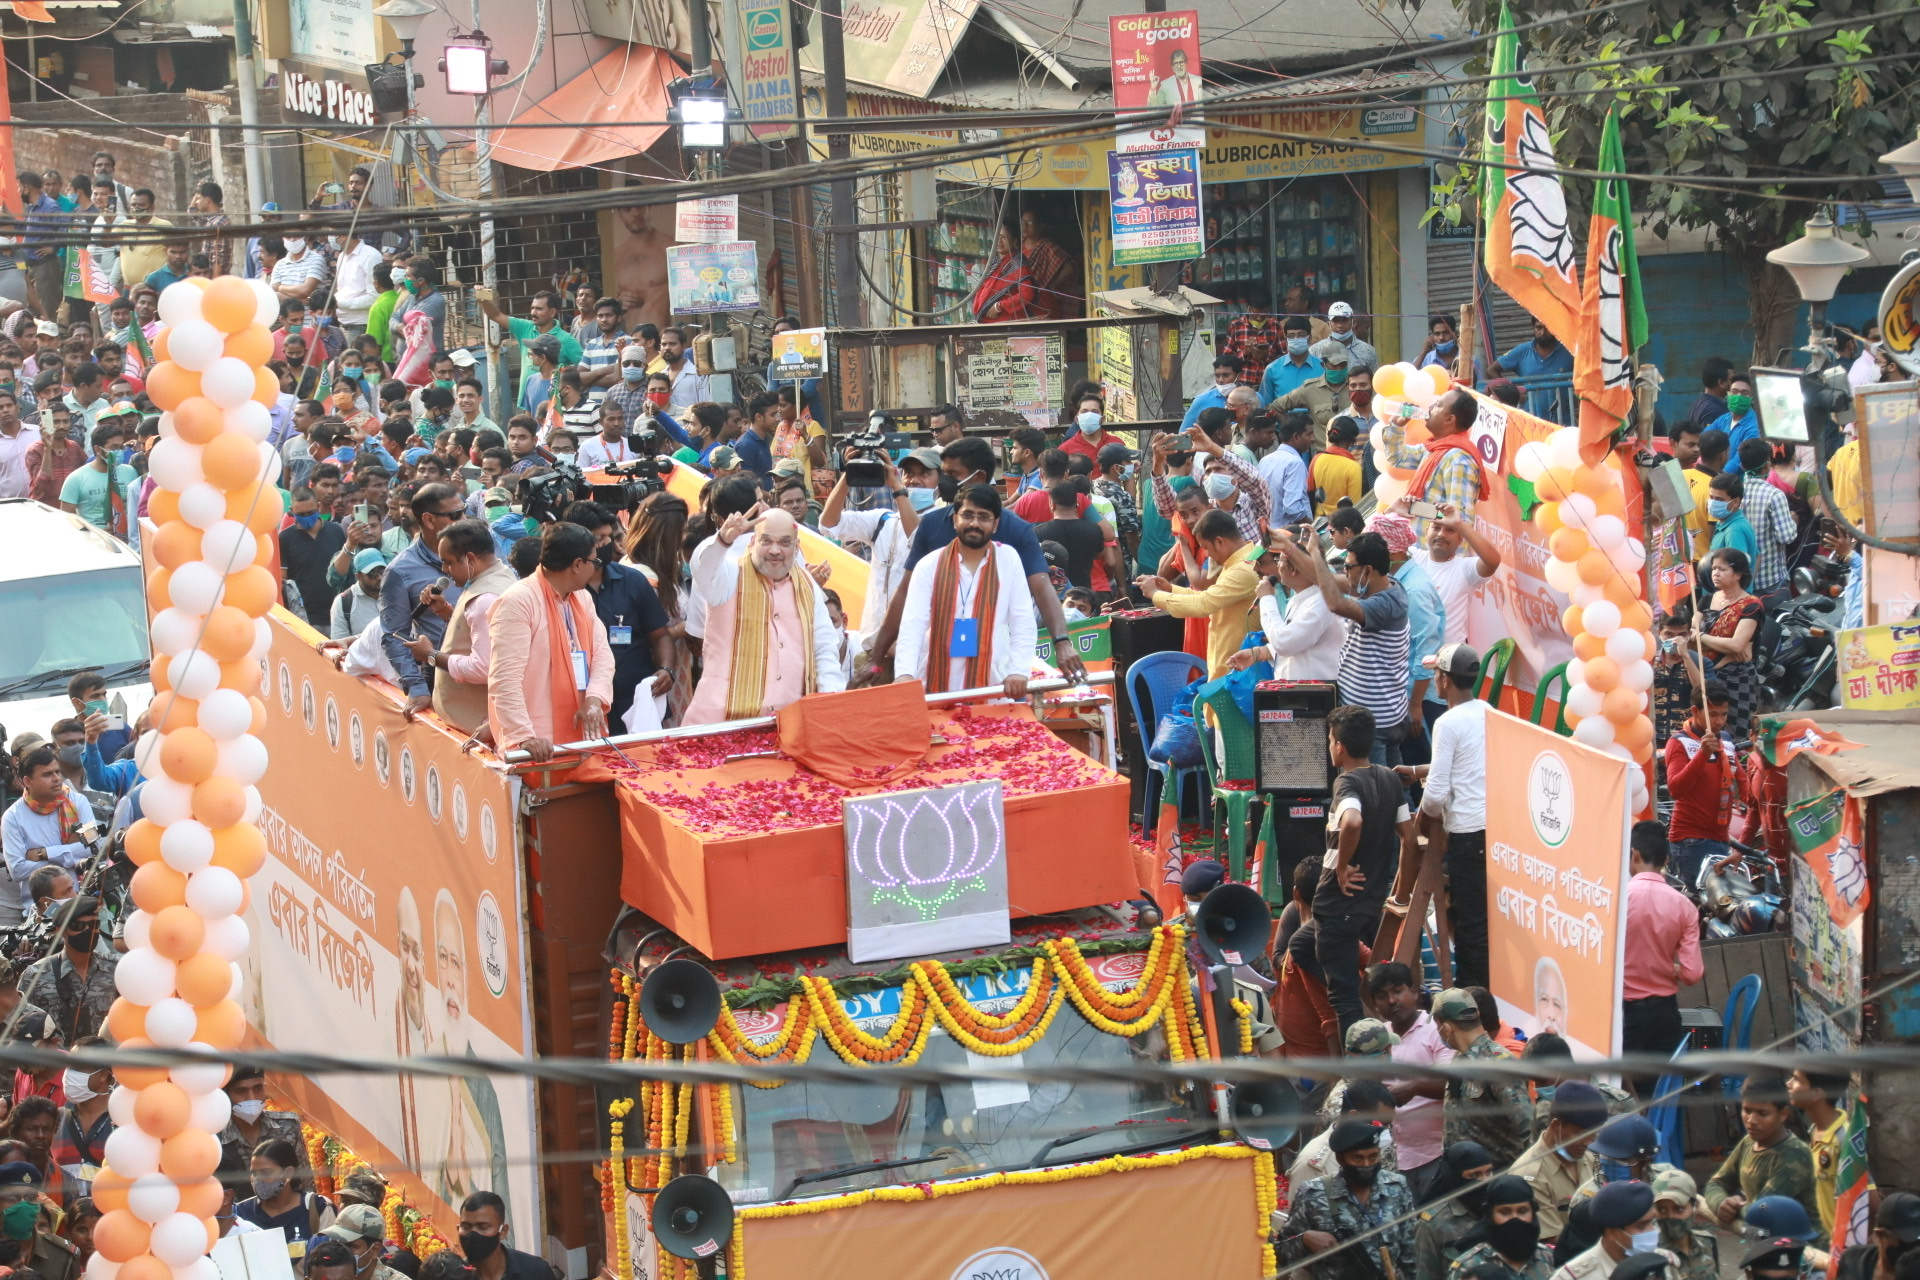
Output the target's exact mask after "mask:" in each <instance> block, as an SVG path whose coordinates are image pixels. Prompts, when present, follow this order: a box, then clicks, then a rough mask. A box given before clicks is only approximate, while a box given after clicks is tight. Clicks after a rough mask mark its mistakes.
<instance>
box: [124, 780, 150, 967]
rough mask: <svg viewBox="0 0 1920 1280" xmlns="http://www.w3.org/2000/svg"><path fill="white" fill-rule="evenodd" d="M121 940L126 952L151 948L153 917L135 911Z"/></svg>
mask: <svg viewBox="0 0 1920 1280" xmlns="http://www.w3.org/2000/svg"><path fill="white" fill-rule="evenodd" d="M147 785H148V786H152V785H153V781H152V779H148V781H147ZM121 940H122V941H123V942H125V943H126V944H127V950H129V951H131V950H133V949H134V948H135V947H147V946H152V945H153V917H152V916H150V915H148V914H147V913H146V912H144V911H135V912H134V913H133V914H132V915H129V916H128V917H127V923H126V925H125V926H124V930H123V937H122V939H121Z"/></svg>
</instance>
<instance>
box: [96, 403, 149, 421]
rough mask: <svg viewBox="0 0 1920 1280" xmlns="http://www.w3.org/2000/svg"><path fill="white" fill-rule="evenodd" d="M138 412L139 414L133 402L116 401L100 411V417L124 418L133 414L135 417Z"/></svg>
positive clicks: (138, 407)
mask: <svg viewBox="0 0 1920 1280" xmlns="http://www.w3.org/2000/svg"><path fill="white" fill-rule="evenodd" d="M139 412H140V406H139V405H137V404H135V403H134V402H133V401H131V400H116V401H114V402H113V403H112V404H110V405H108V406H107V407H106V408H105V409H103V410H101V412H100V416H101V417H103V418H124V417H126V416H128V415H129V414H133V415H136V416H137V415H138V414H139Z"/></svg>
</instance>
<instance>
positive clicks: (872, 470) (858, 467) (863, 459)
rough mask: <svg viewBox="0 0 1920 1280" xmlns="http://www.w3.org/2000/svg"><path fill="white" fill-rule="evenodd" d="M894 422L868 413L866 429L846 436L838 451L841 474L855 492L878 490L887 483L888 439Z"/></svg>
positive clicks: (885, 417) (876, 414) (879, 414)
mask: <svg viewBox="0 0 1920 1280" xmlns="http://www.w3.org/2000/svg"><path fill="white" fill-rule="evenodd" d="M892 429H893V422H892V420H891V419H889V418H888V417H887V415H886V414H884V413H875V414H870V415H869V416H868V417H867V429H866V430H865V431H862V432H860V433H859V434H858V435H852V436H848V437H847V442H846V444H845V445H843V446H842V447H841V449H840V474H841V475H843V476H845V477H846V478H847V484H848V486H849V487H851V488H855V489H863V488H864V489H878V488H880V487H881V486H882V485H884V484H886V482H887V453H886V448H887V436H888V434H889V433H890V432H891V431H892Z"/></svg>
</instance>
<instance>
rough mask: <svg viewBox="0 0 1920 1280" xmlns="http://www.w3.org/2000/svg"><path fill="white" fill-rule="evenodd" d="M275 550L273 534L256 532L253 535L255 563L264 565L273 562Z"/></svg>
mask: <svg viewBox="0 0 1920 1280" xmlns="http://www.w3.org/2000/svg"><path fill="white" fill-rule="evenodd" d="M269 518H272V517H269ZM275 550H276V548H275V547H274V542H273V535H272V534H269V533H256V534H255V535H254V536H253V562H254V563H255V564H257V565H263V566H264V565H270V564H272V563H273V557H274V551H275Z"/></svg>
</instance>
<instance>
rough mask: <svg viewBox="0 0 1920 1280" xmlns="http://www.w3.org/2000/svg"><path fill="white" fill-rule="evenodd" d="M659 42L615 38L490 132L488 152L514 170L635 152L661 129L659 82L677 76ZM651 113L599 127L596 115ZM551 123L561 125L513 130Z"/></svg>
mask: <svg viewBox="0 0 1920 1280" xmlns="http://www.w3.org/2000/svg"><path fill="white" fill-rule="evenodd" d="M684 74H685V73H684V72H683V71H681V70H680V67H679V65H678V64H677V63H675V62H674V60H673V58H672V57H671V56H669V55H668V54H667V52H666V51H665V50H664V49H655V48H653V47H652V46H651V45H644V44H629V45H622V46H621V47H620V48H617V49H615V50H614V51H613V52H612V53H609V54H607V55H606V56H605V57H603V58H601V59H600V61H598V62H596V63H594V64H593V65H592V66H591V67H588V68H587V69H586V70H585V71H583V72H581V73H580V74H579V75H577V76H575V77H574V78H573V79H571V80H569V81H567V83H565V84H563V85H561V86H560V87H559V88H558V89H556V90H554V91H553V92H552V93H550V94H548V95H547V96H546V97H545V98H543V99H541V100H540V101H539V102H536V103H534V104H533V105H532V106H530V107H528V108H527V109H526V110H524V111H522V112H521V113H520V114H519V115H518V116H515V117H514V119H513V122H512V124H510V125H508V126H507V127H506V128H504V129H502V130H501V131H500V132H499V133H497V134H495V135H494V137H493V158H494V159H495V160H498V161H499V162H500V163H501V164H510V165H513V166H514V167H515V168H518V169H539V170H542V171H544V172H551V171H552V170H555V169H573V168H578V167H580V166H582V165H590V164H604V163H605V162H607V161H609V160H617V159H619V158H620V157H621V156H630V155H636V154H638V153H639V152H642V151H645V150H646V149H647V148H648V147H651V146H652V145H653V144H654V143H655V142H657V141H658V140H659V138H660V135H662V134H664V133H665V132H666V131H667V128H668V126H667V124H666V119H667V107H668V101H667V85H668V84H669V83H671V82H672V81H674V80H675V79H677V78H679V77H680V76H682V75H684ZM602 120H605V121H616V120H658V121H660V122H661V123H659V124H646V125H626V126H614V125H611V124H609V125H606V126H601V125H598V124H597V123H596V122H598V121H602ZM554 123H560V124H566V125H568V126H570V127H569V128H565V129H554V128H540V129H520V128H515V127H513V126H514V125H526V124H538V125H550V124H554Z"/></svg>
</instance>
